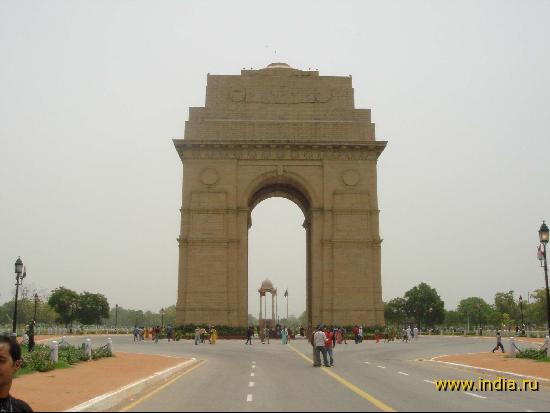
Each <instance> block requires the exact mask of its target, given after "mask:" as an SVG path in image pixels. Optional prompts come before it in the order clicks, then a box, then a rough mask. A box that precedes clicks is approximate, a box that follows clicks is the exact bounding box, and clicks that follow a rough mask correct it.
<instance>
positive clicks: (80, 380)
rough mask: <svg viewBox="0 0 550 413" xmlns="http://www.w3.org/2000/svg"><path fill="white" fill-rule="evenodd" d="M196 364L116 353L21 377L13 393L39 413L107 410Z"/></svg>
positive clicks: (180, 359)
mask: <svg viewBox="0 0 550 413" xmlns="http://www.w3.org/2000/svg"><path fill="white" fill-rule="evenodd" d="M193 363H194V360H189V359H185V358H181V357H168V356H158V355H146V354H133V353H115V357H111V358H107V359H101V360H96V361H90V362H84V363H80V364H77V365H75V366H74V367H70V368H67V369H62V370H53V371H50V372H47V373H34V374H29V375H25V376H22V377H19V378H17V379H15V380H14V382H13V387H12V392H11V394H12V395H13V396H14V397H16V398H18V399H22V400H25V401H26V402H27V403H28V404H29V405H30V406H31V407H32V408H33V410H34V411H38V412H40V411H44V412H46V411H67V410H70V411H104V410H107V409H109V408H110V407H112V406H115V405H117V404H119V403H121V402H122V401H123V400H125V399H127V398H130V397H132V396H134V395H135V394H137V393H139V392H141V391H143V390H144V389H145V388H147V389H150V388H151V386H154V385H155V384H158V383H160V382H162V381H164V380H166V379H168V378H170V377H172V376H173V375H175V374H178V373H180V372H181V371H183V370H185V369H186V368H188V367H189V366H190V365H192V364H193Z"/></svg>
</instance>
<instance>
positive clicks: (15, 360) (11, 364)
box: [0, 335, 33, 412]
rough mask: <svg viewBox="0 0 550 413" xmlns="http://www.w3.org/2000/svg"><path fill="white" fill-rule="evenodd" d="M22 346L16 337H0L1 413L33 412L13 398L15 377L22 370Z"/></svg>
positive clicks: (23, 403)
mask: <svg viewBox="0 0 550 413" xmlns="http://www.w3.org/2000/svg"><path fill="white" fill-rule="evenodd" d="M21 363H22V360H21V346H20V345H19V343H17V339H16V338H15V337H8V336H4V335H2V336H0V412H32V411H33V410H32V409H31V407H30V406H29V405H28V404H27V403H25V402H24V401H23V400H18V399H16V398H14V397H11V395H10V390H11V386H12V383H13V376H14V375H15V373H16V372H17V370H19V369H20V368H21Z"/></svg>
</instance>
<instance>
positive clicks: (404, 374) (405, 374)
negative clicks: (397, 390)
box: [397, 371, 408, 376]
mask: <svg viewBox="0 0 550 413" xmlns="http://www.w3.org/2000/svg"><path fill="white" fill-rule="evenodd" d="M397 373H398V374H401V375H403V376H408V373H403V372H402V371H398V372H397Z"/></svg>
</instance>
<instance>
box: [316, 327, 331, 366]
mask: <svg viewBox="0 0 550 413" xmlns="http://www.w3.org/2000/svg"><path fill="white" fill-rule="evenodd" d="M323 327H324V326H323V325H320V326H318V327H317V330H316V331H315V334H313V367H321V354H323V364H324V365H325V367H330V364H329V363H328V359H327V350H326V348H325V341H326V339H327V337H326V335H325V333H324V332H323Z"/></svg>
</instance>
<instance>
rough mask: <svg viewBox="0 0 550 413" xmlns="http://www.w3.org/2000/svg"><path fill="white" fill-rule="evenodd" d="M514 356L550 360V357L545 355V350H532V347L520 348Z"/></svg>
mask: <svg viewBox="0 0 550 413" xmlns="http://www.w3.org/2000/svg"><path fill="white" fill-rule="evenodd" d="M516 357H517V358H520V359H531V360H537V361H548V362H550V357H548V356H547V355H546V350H534V349H527V350H522V351H520V352H519V353H518V354H517V355H516Z"/></svg>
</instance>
